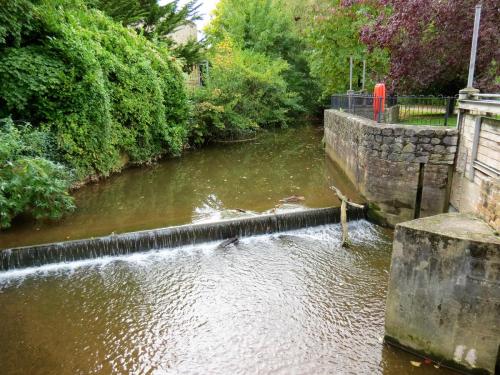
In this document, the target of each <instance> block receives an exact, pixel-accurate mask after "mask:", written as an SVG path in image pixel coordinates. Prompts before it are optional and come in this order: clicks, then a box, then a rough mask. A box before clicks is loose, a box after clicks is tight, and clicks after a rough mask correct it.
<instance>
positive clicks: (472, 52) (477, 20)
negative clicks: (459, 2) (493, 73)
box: [467, 4, 482, 87]
mask: <svg viewBox="0 0 500 375" xmlns="http://www.w3.org/2000/svg"><path fill="white" fill-rule="evenodd" d="M481 6H482V5H481V4H477V5H476V14H475V16H474V31H473V33H472V48H471V50H470V64H469V78H468V79H467V87H473V86H472V85H473V83H474V69H475V67H476V54H477V38H478V36H479V23H480V21H481Z"/></svg>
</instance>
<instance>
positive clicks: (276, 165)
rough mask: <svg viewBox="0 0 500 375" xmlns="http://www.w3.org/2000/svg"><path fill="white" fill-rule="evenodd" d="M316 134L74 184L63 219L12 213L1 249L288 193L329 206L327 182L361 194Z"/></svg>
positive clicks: (125, 228) (225, 210)
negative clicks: (70, 210) (20, 217)
mask: <svg viewBox="0 0 500 375" xmlns="http://www.w3.org/2000/svg"><path fill="white" fill-rule="evenodd" d="M322 136H323V131H322V128H319V127H315V126H303V127H298V128H292V129H288V130H283V131H276V132H266V133H263V134H260V135H259V138H258V139H257V140H256V141H252V142H250V143H238V144H232V145H217V146H213V147H207V148H204V149H202V150H198V151H193V152H188V153H186V154H185V155H184V156H183V157H181V158H178V159H169V160H165V161H162V162H161V163H158V164H157V165H154V166H152V167H150V168H132V169H129V170H126V171H124V172H123V173H121V174H118V175H115V176H112V177H111V178H109V179H107V180H104V181H102V182H99V183H97V184H92V185H88V186H86V187H84V188H82V189H80V190H79V191H77V192H75V198H76V204H77V207H78V208H77V211H76V212H75V213H74V214H72V215H69V216H67V217H66V218H64V219H63V220H62V221H59V222H56V223H34V222H31V221H23V222H19V221H18V222H16V223H15V224H14V226H13V228H12V229H11V230H8V231H0V249H1V248H9V247H15V246H23V245H33V244H39V243H47V242H56V241H64V240H68V239H78V238H87V237H92V236H101V235H107V234H110V233H112V232H115V233H122V232H129V231H136V230H142V229H151V228H158V227H165V226H170V225H178V224H187V223H191V222H197V221H209V220H216V219H221V218H229V217H234V216H237V215H241V213H239V212H238V211H235V209H243V210H251V211H254V212H264V211H267V210H270V209H273V208H275V205H277V204H279V200H280V199H282V198H284V197H288V196H291V195H302V196H304V197H305V201H304V202H301V205H300V206H305V207H314V208H316V207H326V206H332V205H334V206H336V205H339V201H338V200H337V198H336V196H335V195H334V194H333V193H332V192H331V191H330V190H329V189H328V187H329V185H330V184H332V183H333V184H335V185H336V186H337V187H339V188H340V189H342V191H343V192H345V193H346V194H347V195H348V196H349V197H350V198H351V199H353V200H354V201H357V202H361V198H360V196H359V195H358V194H357V193H356V191H355V189H354V187H353V186H352V185H351V184H350V183H349V182H348V180H346V178H345V177H344V176H343V175H342V174H341V173H340V172H339V170H338V169H337V168H336V167H335V166H334V165H333V163H332V162H330V161H329V160H328V159H327V158H325V153H324V150H323V148H322V146H321V138H322ZM300 206H299V207H300ZM294 207H297V206H293V205H292V206H291V207H288V208H294ZM285 208H287V206H285Z"/></svg>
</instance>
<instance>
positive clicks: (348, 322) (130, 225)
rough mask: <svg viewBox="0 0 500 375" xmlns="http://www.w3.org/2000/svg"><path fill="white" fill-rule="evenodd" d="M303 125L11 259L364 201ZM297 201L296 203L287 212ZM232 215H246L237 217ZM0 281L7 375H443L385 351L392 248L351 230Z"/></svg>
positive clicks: (142, 187) (34, 226)
mask: <svg viewBox="0 0 500 375" xmlns="http://www.w3.org/2000/svg"><path fill="white" fill-rule="evenodd" d="M321 138H322V131H321V129H318V128H316V127H312V126H306V127H301V128H296V129H290V130H286V131H278V132H271V133H266V134H263V135H261V136H260V137H259V138H258V139H257V140H256V141H254V142H250V143H244V144H235V145H225V146H217V147H208V148H205V149H203V150H200V151H193V152H189V153H187V154H186V155H185V156H184V157H182V158H180V159H170V160H166V161H163V162H161V163H159V164H157V165H155V166H152V167H150V168H141V169H129V170H127V171H125V172H124V173H122V174H120V175H116V176H113V177H111V178H109V179H107V180H105V181H103V182H100V183H98V184H94V185H89V186H87V187H84V188H83V189H81V190H79V191H78V192H76V201H77V205H78V211H77V212H76V213H74V214H72V215H68V216H67V217H66V218H65V219H64V220H62V221H60V222H55V223H51V222H45V223H36V222H32V221H30V220H26V219H23V220H18V221H17V222H16V223H15V225H14V227H13V228H12V229H11V230H9V231H4V232H0V248H8V247H12V246H20V245H26V244H35V243H43V242H51V241H61V240H65V239H76V238H83V237H89V236H98V235H104V234H109V233H111V232H115V233H119V232H126V231H132V230H140V229H147V228H156V227H162V226H169V225H177V224H184V223H190V222H200V221H213V220H218V219H224V218H229V217H235V216H238V215H248V214H258V213H261V212H267V211H269V210H273V209H276V210H278V211H281V210H289V209H304V208H307V207H324V206H331V205H334V206H335V205H338V204H339V202H338V200H337V198H336V197H335V195H333V194H332V192H331V191H330V190H329V189H328V187H329V186H330V185H331V184H333V185H335V186H337V187H339V188H340V189H341V190H342V191H343V192H344V193H346V194H347V195H348V196H349V197H350V198H351V199H352V200H354V201H357V202H362V198H361V197H360V196H359V194H358V193H357V192H356V190H355V189H354V187H353V186H352V185H351V184H350V183H349V182H348V181H347V180H346V178H345V177H344V176H343V175H342V174H341V173H339V171H338V169H337V168H336V167H335V166H334V165H333V164H332V163H331V162H329V161H328V159H326V158H325V155H324V150H323V149H322V147H321ZM290 195H301V196H304V198H305V200H304V201H303V202H299V203H298V204H295V205H283V206H278V207H276V206H277V205H279V200H280V199H282V198H284V197H287V196H290ZM236 209H241V210H245V211H250V212H246V213H241V212H239V211H238V210H236ZM349 225H350V236H351V239H352V242H353V246H352V247H351V248H350V249H345V248H343V247H341V246H340V242H339V241H340V227H339V226H338V225H328V226H319V227H312V228H307V229H302V230H298V231H293V232H286V233H281V234H274V235H269V236H255V237H250V238H245V239H241V240H240V242H239V243H238V244H236V245H230V246H229V247H227V248H225V249H222V250H221V249H217V248H216V247H217V245H218V244H217V243H207V244H203V245H197V246H192V247H183V248H177V249H164V250H160V251H151V252H147V253H139V254H134V255H130V256H122V257H117V258H101V259H93V260H88V261H80V262H73V263H64V264H53V265H49V266H44V267H40V268H32V269H24V270H17V271H16V270H15V271H7V272H1V273H0V322H1V324H0V373H1V374H6V375H10V374H23V375H24V374H51V375H52V374H390V375H396V374H397V375H399V374H445V373H446V372H445V370H443V369H436V368H434V367H433V365H425V364H422V365H421V366H420V367H414V366H412V365H411V364H410V361H412V360H413V361H415V360H417V361H418V359H417V358H415V357H413V356H410V355H409V354H406V353H405V352H402V351H399V350H395V349H393V348H389V347H386V346H384V345H383V344H382V342H381V339H382V336H383V334H384V328H383V322H384V307H385V297H386V288H387V279H388V272H389V266H390V254H391V235H392V233H391V232H390V231H386V230H383V229H381V228H379V227H377V226H375V225H373V224H370V223H368V222H366V221H357V222H351V223H350V224H349Z"/></svg>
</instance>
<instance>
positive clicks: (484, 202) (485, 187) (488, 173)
mask: <svg viewBox="0 0 500 375" xmlns="http://www.w3.org/2000/svg"><path fill="white" fill-rule="evenodd" d="M459 105H460V104H459ZM473 105H474V103H471V102H469V103H468V109H467V110H465V111H463V112H462V115H461V120H460V122H459V123H460V145H459V150H458V155H457V162H456V166H455V170H454V174H453V185H452V191H451V200H450V203H451V204H452V206H453V207H455V209H456V210H458V211H460V212H471V213H474V214H477V215H479V216H480V217H481V218H483V219H484V220H485V221H486V222H487V223H488V224H490V225H491V226H492V227H494V228H495V229H496V230H497V231H500V178H499V175H498V173H500V121H499V120H495V119H493V118H488V117H487V116H486V115H487V113H485V112H483V111H479V110H474V107H473ZM497 107H498V108H497V111H498V112H499V113H500V102H499V103H498V105H497ZM478 119H479V120H480V123H479V124H477V123H476V120H478ZM476 132H477V137H475V136H476V134H475V133H476ZM475 141H476V143H477V148H476V155H473V152H474V151H473V149H474V142H475Z"/></svg>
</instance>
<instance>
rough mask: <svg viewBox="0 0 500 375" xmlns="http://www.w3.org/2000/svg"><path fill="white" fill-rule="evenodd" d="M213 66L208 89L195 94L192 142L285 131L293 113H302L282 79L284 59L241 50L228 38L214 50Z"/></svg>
mask: <svg viewBox="0 0 500 375" xmlns="http://www.w3.org/2000/svg"><path fill="white" fill-rule="evenodd" d="M211 65H212V66H211V68H210V76H209V78H208V79H207V82H206V86H205V87H203V88H200V89H198V90H197V91H196V92H195V93H194V95H193V101H194V114H193V121H192V125H191V132H190V135H191V139H192V140H193V142H194V143H202V142H203V141H205V140H207V139H210V138H237V137H239V136H241V135H244V134H247V133H249V132H253V131H255V130H256V129H259V128H260V127H285V126H286V125H287V123H288V122H289V121H290V119H291V118H290V114H291V112H293V111H299V110H301V109H302V108H301V106H300V105H299V104H298V97H297V94H296V93H293V92H290V91H289V90H288V86H287V83H286V81H285V79H284V77H283V74H284V72H286V71H287V69H288V64H287V63H286V62H285V61H284V60H281V59H276V58H274V59H272V58H270V57H268V56H266V55H264V54H261V53H257V52H254V51H252V50H242V49H240V48H239V47H237V46H236V45H235V44H234V43H233V42H232V41H231V39H229V38H226V39H225V40H223V41H222V42H221V43H219V44H217V45H216V46H215V47H214V48H213V49H212V51H211Z"/></svg>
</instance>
